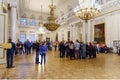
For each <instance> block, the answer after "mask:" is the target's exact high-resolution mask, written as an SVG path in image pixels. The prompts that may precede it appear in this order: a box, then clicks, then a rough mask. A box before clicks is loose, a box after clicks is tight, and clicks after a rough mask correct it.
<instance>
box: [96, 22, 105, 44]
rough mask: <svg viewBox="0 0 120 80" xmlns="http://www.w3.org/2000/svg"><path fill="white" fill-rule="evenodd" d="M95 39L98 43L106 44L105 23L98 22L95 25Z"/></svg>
mask: <svg viewBox="0 0 120 80" xmlns="http://www.w3.org/2000/svg"><path fill="white" fill-rule="evenodd" d="M94 41H96V42H97V43H98V44H100V43H103V44H105V24H104V23H102V24H97V25H95V26H94Z"/></svg>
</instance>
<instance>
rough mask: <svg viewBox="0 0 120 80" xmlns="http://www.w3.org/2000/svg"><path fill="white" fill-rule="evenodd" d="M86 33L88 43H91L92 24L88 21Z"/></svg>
mask: <svg viewBox="0 0 120 80" xmlns="http://www.w3.org/2000/svg"><path fill="white" fill-rule="evenodd" d="M86 33H87V42H91V23H90V20H89V21H88V26H87V32H86Z"/></svg>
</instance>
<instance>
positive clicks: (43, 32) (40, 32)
mask: <svg viewBox="0 0 120 80" xmlns="http://www.w3.org/2000/svg"><path fill="white" fill-rule="evenodd" d="M41 20H42V6H41ZM39 26H40V27H39V29H38V31H37V33H38V34H45V29H44V27H43V26H44V25H43V23H42V22H40V23H39Z"/></svg>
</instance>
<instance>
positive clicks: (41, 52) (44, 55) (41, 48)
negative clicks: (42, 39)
mask: <svg viewBox="0 0 120 80" xmlns="http://www.w3.org/2000/svg"><path fill="white" fill-rule="evenodd" d="M46 51H47V47H46V46H45V45H44V43H42V45H41V47H40V55H41V64H42V63H43V59H44V64H45V63H46Z"/></svg>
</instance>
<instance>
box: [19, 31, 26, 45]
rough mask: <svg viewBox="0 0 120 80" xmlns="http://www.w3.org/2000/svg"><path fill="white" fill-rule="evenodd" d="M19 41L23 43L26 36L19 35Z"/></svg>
mask: <svg viewBox="0 0 120 80" xmlns="http://www.w3.org/2000/svg"><path fill="white" fill-rule="evenodd" d="M20 41H21V42H22V43H24V42H25V41H26V34H24V33H22V34H20Z"/></svg>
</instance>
